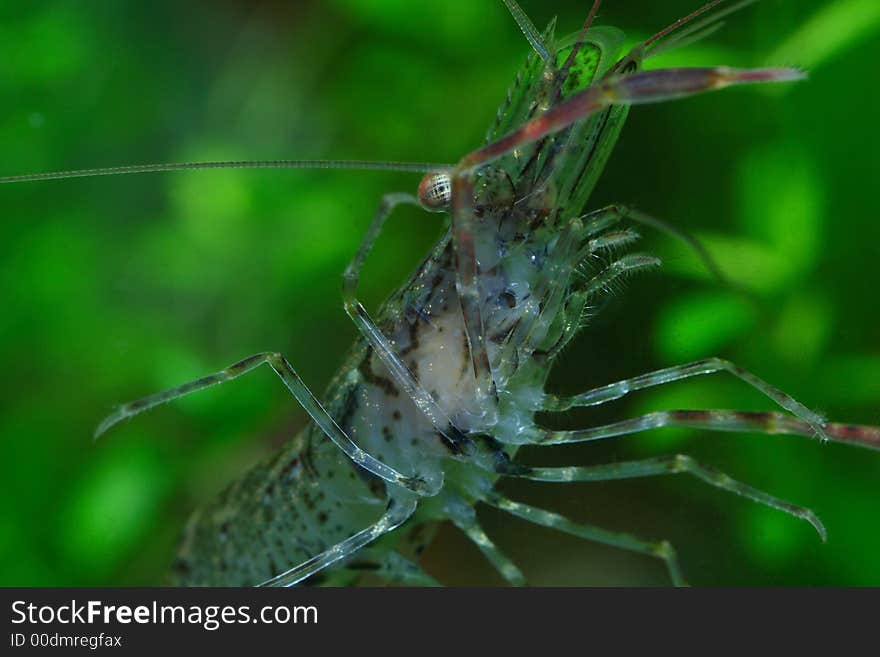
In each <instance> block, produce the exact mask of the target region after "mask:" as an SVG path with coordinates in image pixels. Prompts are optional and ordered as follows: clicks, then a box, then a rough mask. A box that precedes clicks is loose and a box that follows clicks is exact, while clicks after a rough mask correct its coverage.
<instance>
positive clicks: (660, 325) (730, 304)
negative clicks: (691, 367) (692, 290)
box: [656, 292, 755, 362]
mask: <svg viewBox="0 0 880 657" xmlns="http://www.w3.org/2000/svg"><path fill="white" fill-rule="evenodd" d="M754 324H755V310H754V308H753V307H752V306H751V305H750V304H749V303H748V301H746V300H745V299H743V298H742V297H741V296H739V295H736V294H733V293H729V292H709V293H696V294H691V295H688V296H682V297H681V298H679V299H677V300H675V301H673V302H672V303H670V304H668V305H667V306H666V307H665V308H664V309H663V311H662V312H661V313H660V316H659V318H658V321H657V328H656V347H657V351H658V352H659V354H660V355H661V357H662V358H663V359H665V360H668V361H669V362H683V361H687V360H693V359H695V358H700V357H703V356H706V355H713V354H715V353H717V352H719V351H720V350H721V349H723V348H724V346H725V345H727V344H728V343H729V342H730V341H731V340H733V339H734V338H736V337H738V336H740V335H743V334H744V333H746V332H747V331H749V330H750V329H751V328H752V327H753V326H754Z"/></svg>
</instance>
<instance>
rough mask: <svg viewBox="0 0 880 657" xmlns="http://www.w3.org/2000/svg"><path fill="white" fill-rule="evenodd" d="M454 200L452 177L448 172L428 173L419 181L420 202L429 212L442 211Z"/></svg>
mask: <svg viewBox="0 0 880 657" xmlns="http://www.w3.org/2000/svg"><path fill="white" fill-rule="evenodd" d="M451 200H452V178H451V177H450V176H449V174H448V173H429V174H426V175H425V177H424V178H422V181H421V182H420V183H419V203H421V204H422V207H423V208H425V210H427V211H428V212H442V211H443V210H445V209H446V208H448V207H449V202H450V201H451Z"/></svg>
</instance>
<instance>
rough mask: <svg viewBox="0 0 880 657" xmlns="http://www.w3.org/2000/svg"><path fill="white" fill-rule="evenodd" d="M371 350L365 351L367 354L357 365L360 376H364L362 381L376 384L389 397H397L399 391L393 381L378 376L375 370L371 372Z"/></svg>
mask: <svg viewBox="0 0 880 657" xmlns="http://www.w3.org/2000/svg"><path fill="white" fill-rule="evenodd" d="M372 353H373V351H372V349H370V350H369V351H368V353H367V356H366V357H365V358H364V359H363V360H362V361H361V364H360V365H359V366H358V372H360V373H361V376H363V377H364V381H366V382H367V383H369V384H371V385H374V386H376V387H377V388H379V389H380V390H382V392H384V393H385V394H386V395H388V396H389V397H399V396H400V391H399V390H398V389H397V386H396V385H394V382H393V381H392V380H391V379H389V378H386V377H384V376H379V375H378V374H376V373H375V372H373V367H372V364H371V363H372V358H371V357H370V356H371V355H372Z"/></svg>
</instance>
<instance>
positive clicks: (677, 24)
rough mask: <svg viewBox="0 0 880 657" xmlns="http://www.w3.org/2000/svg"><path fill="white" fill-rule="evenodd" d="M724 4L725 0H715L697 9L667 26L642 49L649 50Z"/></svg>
mask: <svg viewBox="0 0 880 657" xmlns="http://www.w3.org/2000/svg"><path fill="white" fill-rule="evenodd" d="M722 2H724V0H713V1H712V2H707V3H706V4H705V5H703V6H702V7H700V8H699V9H697V10H696V11H692V12H691V13H690V14H688V15H687V16H683V17H682V18H679V19H678V20H677V21H675V22H674V23H672V24H671V25H667V26H666V27H665V28H664V29H662V30H660V31H659V32H657V34H655V35H654V36H652V37H651V38H650V39H648V40H647V41H645V42H644V43H643V44H642V47H644V48H647V47H648V46H650V45H651V44H652V43H654V42H655V41H657V40H658V39H662V38H663V37H665V36H666V35H667V34H669V33H671V32H674V31H675V30H677V29H678V28H680V27H681V26H682V25H686V24H687V23H690V22H691V21H692V20H694V19H695V18H696V17H697V16H699V15H701V14H705V13H706V12H707V11H709V10H710V9H712V8H713V7H716V6H718V5H720V4H721V3H722Z"/></svg>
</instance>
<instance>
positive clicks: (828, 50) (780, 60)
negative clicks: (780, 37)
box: [766, 0, 880, 69]
mask: <svg viewBox="0 0 880 657" xmlns="http://www.w3.org/2000/svg"><path fill="white" fill-rule="evenodd" d="M877 30H880V2H877V0H837V1H836V2H829V3H828V4H827V5H826V6H824V7H822V8H821V9H819V11H817V12H816V13H815V14H813V15H812V16H811V17H810V18H809V19H807V21H806V22H804V24H803V25H801V26H800V27H799V28H798V29H797V30H795V31H794V32H793V33H791V35H790V36H789V37H788V38H787V39H786V40H785V41H783V42H782V43H781V44H780V45H779V47H778V48H776V50H774V51H773V52H771V53H770V54H769V55H768V56H767V59H766V61H767V63H768V64H770V63H772V64H773V65H780V64H785V65H787V66H801V67H803V68H805V69H814V68H816V67H818V66H821V65H823V64H826V63H828V62H830V61H832V60H833V59H834V58H836V57H839V56H840V55H842V54H844V53H845V52H846V51H847V50H849V49H850V48H854V47H855V46H857V45H859V44H860V43H862V42H863V41H865V40H866V39H868V37H870V36H871V35H872V34H873V33H875V32H876V31H877Z"/></svg>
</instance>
